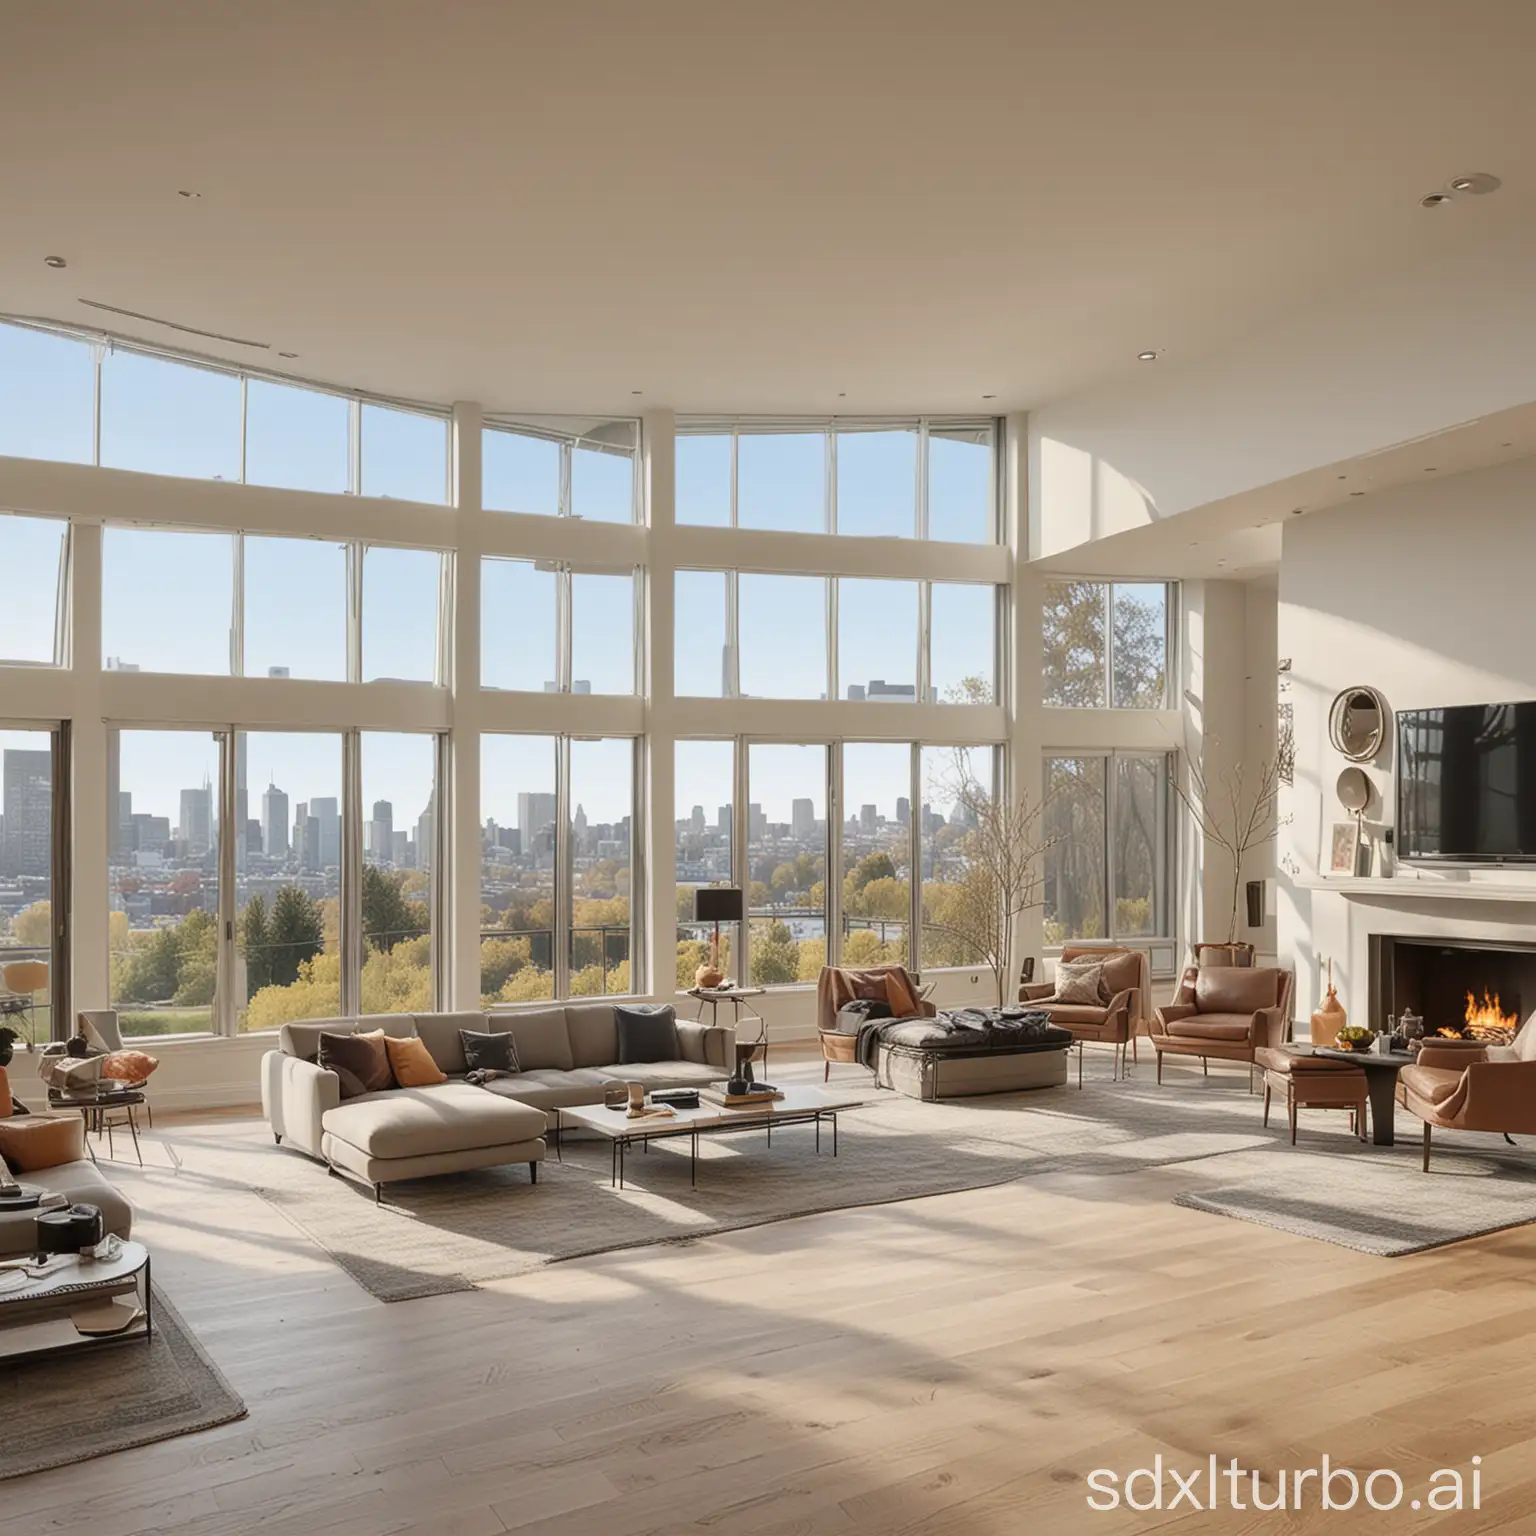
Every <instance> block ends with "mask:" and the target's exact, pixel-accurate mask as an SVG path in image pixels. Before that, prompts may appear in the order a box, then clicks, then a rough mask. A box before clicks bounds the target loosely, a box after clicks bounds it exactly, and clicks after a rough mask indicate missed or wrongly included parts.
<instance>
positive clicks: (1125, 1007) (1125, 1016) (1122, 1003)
mask: <svg viewBox="0 0 1536 1536" xmlns="http://www.w3.org/2000/svg"><path fill="white" fill-rule="evenodd" d="M1135 995H1136V989H1135V988H1134V987H1127V988H1126V989H1125V990H1124V991H1123V992H1116V993H1115V995H1114V996H1113V997H1112V998H1110V1000H1109V1005H1108V1006H1107V1007H1106V1008H1105V1010H1104V1022H1105V1023H1106V1024H1113V1023H1114V1021H1115V1019H1116V1018H1117V1017H1119V1018H1120V1019H1121V1024H1122V1027H1123V1028H1124V1030H1125V1034H1126V1037H1127V1039H1129V1037H1130V1032H1131V999H1132V998H1133V997H1135Z"/></svg>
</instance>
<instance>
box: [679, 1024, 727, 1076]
mask: <svg viewBox="0 0 1536 1536" xmlns="http://www.w3.org/2000/svg"><path fill="white" fill-rule="evenodd" d="M677 1043H678V1048H679V1049H680V1050H681V1051H682V1053H683V1060H684V1061H695V1062H698V1063H699V1064H700V1065H703V1066H710V1067H720V1068H721V1069H722V1070H724V1071H727V1072H729V1071H731V1070H732V1069H733V1068H734V1067H735V1065H736V1031H735V1030H734V1029H733V1028H732V1027H731V1026H730V1025H729V1024H698V1023H695V1022H693V1021H692V1020H691V1019H679V1020H678V1021H677Z"/></svg>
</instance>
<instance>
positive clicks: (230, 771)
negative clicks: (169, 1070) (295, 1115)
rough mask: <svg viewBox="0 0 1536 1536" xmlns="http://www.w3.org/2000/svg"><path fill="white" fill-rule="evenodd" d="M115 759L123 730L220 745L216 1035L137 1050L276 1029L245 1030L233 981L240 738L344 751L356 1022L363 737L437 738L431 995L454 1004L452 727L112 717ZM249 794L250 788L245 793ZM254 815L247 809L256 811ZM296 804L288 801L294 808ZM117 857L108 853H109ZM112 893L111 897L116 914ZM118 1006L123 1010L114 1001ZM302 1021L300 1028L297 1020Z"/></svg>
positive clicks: (350, 1011)
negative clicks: (295, 740) (299, 739)
mask: <svg viewBox="0 0 1536 1536" xmlns="http://www.w3.org/2000/svg"><path fill="white" fill-rule="evenodd" d="M105 723H106V730H107V743H108V753H109V755H110V756H111V757H112V758H114V759H115V758H116V756H117V751H118V747H117V742H118V738H119V736H120V735H121V733H122V732H124V731H128V732H134V733H137V734H149V733H152V732H156V731H174V732H179V733H184V734H190V735H204V734H207V735H210V736H212V737H213V738H214V739H215V741H216V742H217V744H218V753H219V774H218V784H217V786H216V789H217V796H216V801H217V806H218V827H219V849H218V881H219V894H218V909H217V916H218V925H219V932H218V969H217V982H216V986H215V991H214V999H213V1003H212V1004H211V1006H210V1015H211V1023H212V1026H213V1027H212V1028H211V1029H209V1030H207V1031H196V1032H190V1031H189V1032H185V1033H171V1034H168V1035H135V1036H133V1037H132V1038H133V1043H135V1044H138V1043H140V1042H143V1043H148V1042H151V1041H159V1042H167V1041H172V1042H181V1041H188V1040H210V1039H234V1038H237V1037H238V1038H244V1037H247V1036H249V1037H251V1038H267V1039H271V1038H273V1036H274V1035H275V1030H242V1029H241V1028H240V1015H241V1013H242V1012H243V1011H244V1010H245V1008H246V1007H247V1006H248V999H247V1000H237V998H236V996H235V991H236V988H235V982H236V979H237V977H238V976H239V975H240V971H239V952H238V951H239V944H240V936H239V921H238V919H239V911H240V909H239V883H238V882H239V870H238V856H237V845H236V839H235V838H234V837H232V836H231V835H230V832H231V830H232V829H233V828H234V825H235V822H236V819H237V818H236V814H235V812H236V807H237V805H238V796H239V788H238V778H239V752H238V750H237V743H238V741H239V739H240V737H241V736H244V735H250V734H252V733H259V734H261V735H294V736H333V737H336V738H337V741H338V746H339V749H340V765H339V766H340V775H341V793H340V796H339V799H340V806H339V811H340V817H341V850H340V867H339V869H338V895H337V906H338V912H339V924H340V933H339V937H338V950H339V953H340V956H341V982H340V1016H341V1017H343V1018H356V1017H357V1016H358V1010H359V1007H360V1005H361V986H362V967H363V961H364V950H365V948H366V945H367V935H366V934H365V933H364V932H363V922H362V902H361V894H362V878H363V864H364V862H365V857H364V854H363V826H362V823H363V819H364V818H363V812H364V806H363V802H362V738H363V737H364V736H365V735H373V736H377V735H396V736H427V737H431V738H432V739H433V743H434V745H433V773H434V776H435V777H434V785H433V793H432V821H431V826H432V840H433V850H434V854H433V860H432V869H431V872H430V875H431V878H430V882H429V889H428V893H427V899H428V904H429V908H430V910H431V913H432V935H431V937H432V942H431V947H430V956H431V972H432V998H433V1007H434V1009H442V1008H445V1007H446V1006H447V1001H448V991H449V986H448V959H449V954H450V944H451V939H450V936H449V933H448V922H447V920H446V915H447V913H448V912H449V911H450V906H449V897H450V895H451V872H450V862H451V861H450V859H448V858H446V857H443V856H442V852H441V851H442V850H445V849H447V848H448V847H449V844H448V843H447V842H446V841H445V839H446V838H447V837H448V836H449V833H450V828H449V808H450V807H449V802H450V800H451V798H452V797H451V795H450V794H448V793H446V792H445V787H446V786H447V785H448V784H449V783H450V782H451V781H450V779H449V778H448V777H447V775H448V774H449V772H450V768H451V762H452V758H451V743H450V740H449V731H448V730H447V729H446V728H439V729H432V728H428V727H419V728H415V729H409V728H401V727H386V728H383V729H377V728H374V727H370V726H342V727H334V726H333V727H316V726H313V725H296V724H280V725H278V724H268V723H261V724H249V723H241V722H230V721H227V720H226V721H218V722H215V723H211V724H210V723H208V722H204V721H196V722H193V721H174V722H165V721H150V720H138V719H134V720H125V719H109V720H107V721H106V722H105ZM113 782H114V778H113V775H112V774H111V773H110V772H109V774H108V775H107V781H106V789H107V794H108V795H109V796H110V795H111V793H112V785H113ZM246 792H247V795H248V796H249V794H250V786H249V784H247V787H246ZM248 809H249V807H248ZM291 809H292V804H290V810H291ZM107 812H108V814H107V822H106V825H107V826H108V827H110V826H111V810H110V805H109V806H108V808H107ZM108 857H109V860H110V857H111V855H110V850H109V855H108ZM110 898H111V891H110V889H109V890H108V903H109V904H108V908H107V911H108V912H110V911H111V906H110ZM113 1006H116V1005H115V1004H114V1005H113ZM299 1022H302V1021H299Z"/></svg>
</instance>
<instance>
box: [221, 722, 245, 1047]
mask: <svg viewBox="0 0 1536 1536" xmlns="http://www.w3.org/2000/svg"><path fill="white" fill-rule="evenodd" d="M236 742H237V735H236V731H235V728H234V726H230V727H229V729H228V730H226V731H220V732H219V861H218V869H219V895H218V904H219V947H218V955H217V959H216V961H215V979H214V988H213V997H214V1016H213V1032H214V1034H216V1035H233V1034H235V1033H236V1032H237V1031H238V1029H239V1026H240V1010H241V1008H243V1007H244V1006H245V991H246V987H245V961H244V959H243V957H242V956H241V954H240V935H239V931H238V929H237V928H236V921H237V919H236V907H237V897H238V892H237V889H236V882H237V879H238V874H239V867H240V865H239V853H240V839H242V838H244V836H245V828H244V827H243V826H242V825H240V822H239V818H238V817H237V815H236V807H237V806H238V805H239V803H240V799H239V792H238V785H237V784H236V777H237V772H236V770H237V763H238V756H239V754H238V748H237V745H236Z"/></svg>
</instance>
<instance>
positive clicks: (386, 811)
mask: <svg viewBox="0 0 1536 1536" xmlns="http://www.w3.org/2000/svg"><path fill="white" fill-rule="evenodd" d="M366 851H367V852H368V853H370V854H372V855H373V857H374V858H375V859H376V860H378V861H380V862H382V863H386V864H393V863H394V862H395V808H394V806H393V805H392V804H391V803H390V802H389V801H388V800H375V801H374V802H373V816H372V818H371V819H370V820H369V822H368V847H367V850H366Z"/></svg>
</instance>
